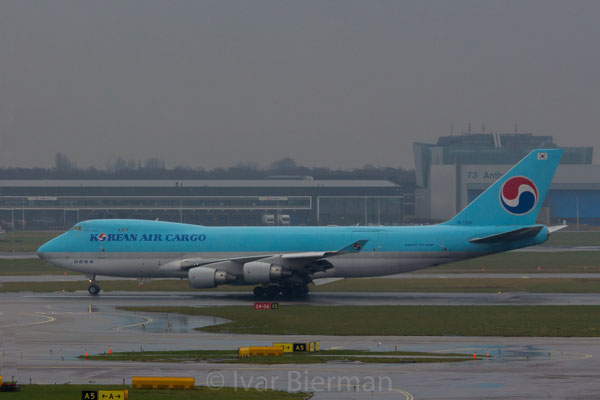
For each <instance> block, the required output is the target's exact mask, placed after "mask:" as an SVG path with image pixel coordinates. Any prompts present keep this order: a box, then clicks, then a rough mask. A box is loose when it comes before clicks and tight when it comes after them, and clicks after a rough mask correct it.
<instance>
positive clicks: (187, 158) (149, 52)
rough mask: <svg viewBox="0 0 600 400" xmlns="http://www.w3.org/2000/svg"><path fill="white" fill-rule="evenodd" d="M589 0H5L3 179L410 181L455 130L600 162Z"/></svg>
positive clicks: (598, 61)
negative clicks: (11, 173) (132, 164)
mask: <svg viewBox="0 0 600 400" xmlns="http://www.w3.org/2000/svg"><path fill="white" fill-rule="evenodd" d="M599 16H600V2H599V1H548V0H544V1H481V0H475V1H457V0H453V1H423V0H417V1H373V0H368V1H367V0H365V1H348V0H339V1H323V0H320V1H307V0H302V1H294V2H291V1H282V0H274V1H248V0H243V1H223V0H216V1H200V0H189V1H177V0H172V1H163V0H161V1H152V0H136V1H134V0H129V1H127V0H114V1H108V0H103V1H91V0H90V1H82V0H72V1H62V0H52V1H45V0H39V1H27V0H2V1H1V2H0V165H1V166H24V167H27V166H52V165H53V163H54V156H55V154H56V152H59V151H60V152H63V153H65V154H67V155H68V156H69V157H71V158H72V159H73V160H74V161H76V162H77V163H78V164H79V166H82V167H86V166H89V165H94V166H99V167H104V166H105V165H106V162H107V161H110V160H114V159H115V158H116V157H117V156H122V157H124V158H126V159H136V160H137V159H146V158H149V157H160V158H163V159H164V160H165V161H166V162H167V165H168V166H176V165H185V166H191V167H204V168H212V167H216V166H229V165H234V164H238V163H246V162H257V163H259V164H262V165H267V164H269V163H271V162H272V161H274V160H277V159H280V158H283V157H287V156H289V157H292V158H294V159H295V160H296V161H297V162H299V163H301V164H304V165H308V166H329V167H343V168H350V167H360V166H363V165H364V164H367V163H369V164H372V165H382V166H402V167H406V168H412V167H413V157H412V142H413V141H424V142H433V141H435V140H436V139H437V137H438V136H440V135H446V134H448V133H449V131H450V124H451V123H454V127H455V133H456V132H460V131H461V130H466V127H467V124H468V123H469V122H471V123H472V126H473V131H479V130H481V124H482V123H485V128H486V130H494V131H512V130H513V129H514V124H515V123H518V126H519V131H526V132H533V133H534V134H540V135H542V134H544V135H553V136H554V137H555V141H556V142H557V143H558V144H559V145H567V146H585V145H593V146H595V148H594V151H595V153H596V157H594V160H596V159H597V154H598V151H599V150H600V23H599V22H598V17H599Z"/></svg>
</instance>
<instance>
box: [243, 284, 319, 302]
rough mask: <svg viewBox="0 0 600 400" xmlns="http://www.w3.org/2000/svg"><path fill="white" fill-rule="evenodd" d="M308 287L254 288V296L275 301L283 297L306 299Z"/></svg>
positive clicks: (274, 286) (273, 286) (271, 286)
mask: <svg viewBox="0 0 600 400" xmlns="http://www.w3.org/2000/svg"><path fill="white" fill-rule="evenodd" d="M307 294H308V286H307V285H305V284H301V285H269V286H257V287H255V288H254V296H255V297H257V298H259V299H269V300H274V299H277V298H278V297H279V296H281V297H282V298H284V299H296V298H303V297H306V295H307Z"/></svg>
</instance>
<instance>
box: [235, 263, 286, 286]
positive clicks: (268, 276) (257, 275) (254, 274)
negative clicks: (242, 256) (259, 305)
mask: <svg viewBox="0 0 600 400" xmlns="http://www.w3.org/2000/svg"><path fill="white" fill-rule="evenodd" d="M243 273H244V282H246V283H269V282H277V281H279V280H281V279H282V278H287V277H290V276H292V272H291V271H289V270H287V269H285V268H283V267H282V266H280V265H273V264H269V263H266V262H263V261H251V262H247V263H246V264H244V268H243Z"/></svg>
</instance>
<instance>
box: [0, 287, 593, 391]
mask: <svg viewBox="0 0 600 400" xmlns="http://www.w3.org/2000/svg"><path fill="white" fill-rule="evenodd" d="M227 295H228V294H227V293H222V294H219V295H218V296H215V295H214V294H213V295H212V296H207V295H205V294H203V295H200V296H198V295H197V294H185V295H179V294H177V295H165V294H164V293H163V294H157V295H153V294H144V295H139V294H133V293H127V292H123V293H120V294H117V295H104V296H98V297H91V296H87V295H85V294H83V293H80V294H51V295H33V294H31V293H29V294H27V293H16V294H12V293H6V294H0V333H1V341H0V347H1V351H2V353H1V356H0V360H1V364H0V365H1V366H0V374H2V375H3V376H4V377H5V379H6V378H8V377H10V376H15V377H16V378H17V379H18V380H19V381H21V382H28V381H29V379H31V380H32V382H33V383H55V382H56V383H64V382H71V383H98V384H101V383H122V382H123V380H125V381H126V382H130V381H131V377H132V376H135V375H150V376H163V375H165V376H169V375H170V376H194V377H195V378H196V382H197V384H208V385H212V386H215V387H216V388H217V387H219V386H221V385H226V386H234V387H237V388H238V389H239V390H243V389H244V388H247V387H253V388H254V387H258V388H260V387H265V386H266V387H269V388H275V389H282V390H301V391H313V392H315V399H373V398H375V399H412V398H416V399H440V398H444V399H481V398H515V399H524V398H527V399H537V398H577V399H586V398H589V399H592V398H600V385H598V379H599V378H600V339H598V338H502V337H389V336H386V337H378V336H368V337H356V336H319V337H308V336H275V335H232V334H212V333H203V332H197V331H194V329H193V328H195V327H200V326H206V325H209V324H215V323H219V322H221V320H218V319H215V318H213V317H190V316H180V315H173V314H169V315H167V314H156V313H133V312H128V311H120V310H117V309H115V307H116V306H118V305H138V306H139V305H188V306H193V305H204V306H211V305H221V304H231V303H238V304H248V305H250V304H251V302H252V300H251V298H249V297H248V296H238V297H236V295H234V296H233V300H228V299H230V297H227ZM313 296H316V295H313ZM345 296H346V299H350V300H352V301H353V302H355V303H356V302H357V301H358V300H359V299H360V298H361V297H362V298H364V297H366V298H370V296H368V295H367V296H364V294H356V293H354V294H346V295H345ZM404 296H407V295H406V294H404ZM418 296H420V297H418ZM418 296H417V297H413V300H416V299H420V300H419V301H420V302H421V303H426V304H429V303H430V302H431V301H432V299H433V297H432V296H434V295H425V294H423V295H418ZM469 296H470V295H469ZM519 296H521V297H519ZM554 296H555V295H554ZM334 297H335V296H334ZM374 297H377V296H374ZM595 297H598V296H595ZM458 298H460V296H458ZM476 298H477V296H475V297H473V298H472V299H473V301H475V299H476ZM445 299H446V300H445V301H450V300H451V299H450V300H449V298H448V297H446V298H445ZM329 300H331V298H329V299H328V301H329ZM517 300H519V301H520V302H521V303H523V304H529V303H528V299H527V298H523V297H522V295H520V294H516V295H515V298H514V300H513V302H515V303H516V301H517ZM580 300H581V299H580ZM337 301H339V298H338V300H337ZM346 301H347V300H346ZM317 303H318V304H324V301H322V300H317ZM434 304H435V303H434ZM323 323H325V322H323ZM407 323H410V321H407ZM313 340H320V342H321V347H322V348H343V349H365V350H394V348H395V346H397V347H398V349H399V350H409V351H410V350H413V351H433V352H440V353H449V352H460V353H465V354H477V358H476V359H471V360H469V361H467V362H461V363H452V364H443V363H442V364H403V365H399V364H361V363H347V362H346V363H344V362H329V363H326V364H316V365H314V364H313V365H251V364H207V363H188V362H186V363H147V362H125V363H121V362H98V361H89V360H82V359H79V358H77V357H78V356H79V355H82V354H84V353H85V351H87V352H88V353H89V354H97V353H103V352H108V351H109V349H110V350H111V351H141V350H145V351H148V350H185V349H235V348H237V347H238V346H245V345H269V344H271V343H272V342H275V341H289V342H307V341H313ZM487 354H489V356H490V357H489V358H488V357H486V355H487Z"/></svg>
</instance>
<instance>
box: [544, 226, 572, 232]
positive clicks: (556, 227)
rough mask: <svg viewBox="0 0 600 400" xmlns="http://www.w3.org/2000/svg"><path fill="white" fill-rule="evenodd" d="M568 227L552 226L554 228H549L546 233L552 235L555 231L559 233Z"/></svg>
mask: <svg viewBox="0 0 600 400" xmlns="http://www.w3.org/2000/svg"><path fill="white" fill-rule="evenodd" d="M567 226H568V225H554V226H549V227H548V232H550V233H552V232H556V231H560V230H561V229H565V228H566V227H567Z"/></svg>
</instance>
